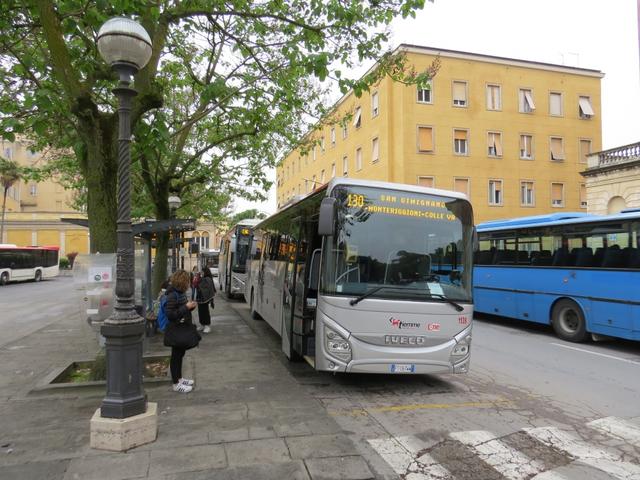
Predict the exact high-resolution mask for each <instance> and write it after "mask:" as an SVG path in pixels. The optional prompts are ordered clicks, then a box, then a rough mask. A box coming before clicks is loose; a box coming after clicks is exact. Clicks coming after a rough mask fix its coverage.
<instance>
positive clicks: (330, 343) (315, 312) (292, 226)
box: [245, 178, 473, 374]
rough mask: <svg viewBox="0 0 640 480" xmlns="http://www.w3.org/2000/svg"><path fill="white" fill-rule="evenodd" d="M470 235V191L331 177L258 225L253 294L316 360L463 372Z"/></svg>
mask: <svg viewBox="0 0 640 480" xmlns="http://www.w3.org/2000/svg"><path fill="white" fill-rule="evenodd" d="M472 245H473V214H472V209H471V205H470V203H469V201H468V200H467V198H466V196H465V195H463V194H459V193H456V192H447V191H443V190H436V189H431V188H424V187H419V186H414V185H399V184H393V183H383V182H374V181H365V180H353V179H349V178H334V179H333V180H331V181H330V182H329V184H327V185H324V186H322V187H320V188H319V189H318V190H316V191H314V192H313V193H311V194H309V195H308V196H306V197H304V198H303V199H301V200H298V201H295V202H294V203H292V204H291V205H289V206H285V207H284V208H283V209H282V210H280V211H279V212H277V213H276V214H274V215H273V216H271V217H269V218H267V219H265V220H263V221H262V222H260V223H259V224H258V225H257V226H256V227H255V230H254V237H253V242H252V248H251V259H250V262H249V264H250V267H249V278H248V282H247V292H246V295H245V297H246V298H247V299H249V303H250V308H251V314H252V317H253V318H259V317H261V318H263V319H264V320H265V321H266V322H267V323H268V324H269V325H270V326H271V327H272V328H273V329H274V330H275V331H276V332H277V333H278V334H279V335H280V337H281V341H282V350H283V352H284V353H285V355H286V356H287V357H288V358H289V359H297V358H300V357H303V358H304V359H306V360H307V361H308V362H309V363H310V364H311V365H312V366H314V368H316V369H317V370H324V371H332V372H370V373H407V374H411V373H413V374H424V373H442V372H453V373H464V372H466V371H467V370H468V368H469V354H470V344H471V321H472V318H473V304H472V297H471V292H472V288H471V276H472V253H473V248H472Z"/></svg>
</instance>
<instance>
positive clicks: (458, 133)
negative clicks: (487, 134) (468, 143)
mask: <svg viewBox="0 0 640 480" xmlns="http://www.w3.org/2000/svg"><path fill="white" fill-rule="evenodd" d="M453 138H455V139H456V140H466V139H467V131H466V130H454V131H453Z"/></svg>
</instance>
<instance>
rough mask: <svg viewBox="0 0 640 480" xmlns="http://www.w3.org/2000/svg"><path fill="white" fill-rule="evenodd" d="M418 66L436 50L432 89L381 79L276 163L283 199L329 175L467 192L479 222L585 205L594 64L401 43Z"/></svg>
mask: <svg viewBox="0 0 640 480" xmlns="http://www.w3.org/2000/svg"><path fill="white" fill-rule="evenodd" d="M399 50H402V51H404V52H405V53H406V55H407V57H408V60H409V63H410V64H412V65H414V66H415V68H416V70H418V71H422V70H424V69H426V68H428V67H429V66H430V65H431V64H432V62H433V61H434V60H435V59H436V58H438V59H439V62H440V68H439V71H438V72H437V74H436V75H435V76H434V77H433V79H432V81H431V82H430V88H428V89H418V88H417V87H416V86H407V85H404V84H401V83H398V82H394V81H392V80H391V79H389V78H385V79H383V80H382V81H380V83H379V84H378V85H376V86H375V87H373V88H372V89H371V90H370V92H368V93H364V94H363V95H362V96H361V97H360V98H357V97H355V95H353V93H349V94H347V95H345V96H344V97H343V98H342V99H341V100H340V101H339V102H338V103H337V104H336V106H335V109H334V117H335V118H345V115H348V118H349V120H348V122H343V123H335V124H329V123H325V124H320V125H319V126H318V128H317V129H315V130H314V131H312V132H311V133H309V134H308V135H309V137H308V138H307V139H306V140H310V141H313V142H315V147H313V148H311V149H309V150H308V151H307V152H305V153H303V152H302V151H301V150H300V149H296V150H293V151H291V152H290V153H289V154H288V155H287V156H286V157H285V158H284V159H283V160H282V161H281V162H280V164H279V165H278V167H277V202H278V206H279V207H281V206H282V205H284V204H285V203H287V201H289V200H290V199H291V198H293V197H295V196H296V195H304V194H306V193H308V192H310V191H312V190H313V189H314V188H315V187H317V186H319V185H322V184H324V183H326V182H328V181H329V180H330V179H331V178H332V177H335V176H351V177H354V178H365V179H372V180H382V181H390V182H397V183H407V184H420V185H424V186H430V187H435V188H440V189H445V190H457V191H461V192H464V193H466V194H468V195H469V197H470V199H471V201H472V204H473V206H474V213H475V219H476V221H477V222H482V221H486V220H492V219H498V218H509V217H517V216H524V215H535V214H542V213H549V212H554V211H563V210H567V211H580V210H581V209H582V210H585V211H586V185H585V180H584V179H583V178H582V177H581V175H580V172H581V171H582V170H584V169H585V167H586V165H587V156H588V155H589V154H590V153H591V152H593V151H597V150H599V149H601V143H602V140H601V108H600V103H601V100H600V98H601V88H600V83H601V78H602V77H603V74H602V73H601V72H599V71H596V70H588V69H581V68H574V67H567V66H562V65H551V64H545V63H537V62H531V61H523V60H515V59H509V58H501V57H493V56H488V55H479V54H472V53H466V52H457V51H451V50H439V49H433V48H427V47H419V46H412V45H401V46H400V47H399Z"/></svg>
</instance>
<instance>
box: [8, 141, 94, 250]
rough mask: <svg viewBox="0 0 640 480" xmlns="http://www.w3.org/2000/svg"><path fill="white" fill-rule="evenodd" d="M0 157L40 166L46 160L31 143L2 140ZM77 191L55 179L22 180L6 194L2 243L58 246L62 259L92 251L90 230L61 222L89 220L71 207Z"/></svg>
mask: <svg viewBox="0 0 640 480" xmlns="http://www.w3.org/2000/svg"><path fill="white" fill-rule="evenodd" d="M0 155H2V157H3V158H5V159H7V160H13V161H15V162H16V163H18V165H21V166H30V167H37V166H41V165H42V164H44V162H46V161H47V158H46V157H47V156H46V154H43V153H42V152H37V151H34V150H32V149H31V148H30V142H28V141H27V140H24V139H16V141H15V142H8V141H4V140H0ZM75 193H76V192H74V191H72V190H65V189H64V187H63V186H62V185H61V184H60V183H58V182H56V181H55V179H49V180H45V181H43V182H31V181H24V180H19V181H17V182H16V183H15V184H13V186H12V187H10V188H9V190H8V192H7V204H6V214H5V226H4V234H3V238H1V239H0V243H13V244H16V245H18V246H29V245H40V246H43V245H56V246H59V247H60V256H61V257H63V256H65V255H66V254H68V253H71V252H77V253H87V252H88V251H89V230H88V229H87V228H84V227H81V226H78V225H74V224H71V223H67V222H63V221H61V218H75V219H82V218H86V215H85V214H84V213H82V212H78V211H76V210H74V209H73V208H72V207H71V204H72V203H73V197H74V195H75Z"/></svg>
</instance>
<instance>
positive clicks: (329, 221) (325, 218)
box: [318, 197, 336, 237]
mask: <svg viewBox="0 0 640 480" xmlns="http://www.w3.org/2000/svg"><path fill="white" fill-rule="evenodd" d="M335 217H336V199H335V198H333V197H326V198H323V199H322V203H321V204H320V218H318V235H320V236H323V237H324V236H330V235H333V230H334V225H335Z"/></svg>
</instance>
